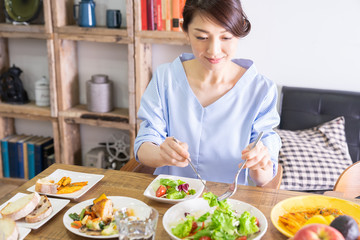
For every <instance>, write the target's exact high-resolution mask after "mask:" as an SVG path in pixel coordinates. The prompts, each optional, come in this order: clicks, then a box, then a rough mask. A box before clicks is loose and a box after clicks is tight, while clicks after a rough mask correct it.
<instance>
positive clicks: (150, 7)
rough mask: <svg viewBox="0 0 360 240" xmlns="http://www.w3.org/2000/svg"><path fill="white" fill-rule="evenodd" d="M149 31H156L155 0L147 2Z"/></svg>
mask: <svg viewBox="0 0 360 240" xmlns="http://www.w3.org/2000/svg"><path fill="white" fill-rule="evenodd" d="M146 9H147V14H146V15H147V29H148V30H152V31H154V30H155V26H154V0H147V7H146Z"/></svg>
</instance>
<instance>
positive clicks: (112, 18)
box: [106, 9, 121, 28]
mask: <svg viewBox="0 0 360 240" xmlns="http://www.w3.org/2000/svg"><path fill="white" fill-rule="evenodd" d="M106 26H107V27H108V28H120V27H121V12H120V10H116V9H108V10H106Z"/></svg>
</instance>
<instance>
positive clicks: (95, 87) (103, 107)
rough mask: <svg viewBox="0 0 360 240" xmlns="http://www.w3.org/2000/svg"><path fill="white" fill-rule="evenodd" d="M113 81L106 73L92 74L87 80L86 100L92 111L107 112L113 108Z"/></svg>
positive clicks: (88, 107)
mask: <svg viewBox="0 0 360 240" xmlns="http://www.w3.org/2000/svg"><path fill="white" fill-rule="evenodd" d="M112 91H113V83H112V81H111V80H109V78H108V76H107V75H105V74H96V75H93V76H91V80H88V81H87V82H86V102H87V109H88V110H89V111H90V112H99V113H105V112H110V111H112V110H113V108H114V105H113V93H112Z"/></svg>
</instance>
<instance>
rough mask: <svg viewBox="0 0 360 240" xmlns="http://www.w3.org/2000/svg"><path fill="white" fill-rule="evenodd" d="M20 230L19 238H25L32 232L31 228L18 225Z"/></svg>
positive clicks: (20, 239) (21, 239)
mask: <svg viewBox="0 0 360 240" xmlns="http://www.w3.org/2000/svg"><path fill="white" fill-rule="evenodd" d="M18 231H19V240H23V239H24V238H25V237H26V236H27V235H28V234H29V233H30V232H31V229H30V228H23V227H18Z"/></svg>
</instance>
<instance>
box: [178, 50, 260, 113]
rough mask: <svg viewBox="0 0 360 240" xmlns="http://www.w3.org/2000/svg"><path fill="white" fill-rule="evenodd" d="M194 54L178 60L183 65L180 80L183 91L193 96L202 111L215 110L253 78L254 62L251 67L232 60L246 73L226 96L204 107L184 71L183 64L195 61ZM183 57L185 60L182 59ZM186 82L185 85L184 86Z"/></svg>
mask: <svg viewBox="0 0 360 240" xmlns="http://www.w3.org/2000/svg"><path fill="white" fill-rule="evenodd" d="M191 55H192V54H186V55H184V54H182V55H181V56H180V57H179V58H178V60H179V63H180V65H181V67H180V72H181V76H180V74H179V79H180V85H181V86H182V87H183V89H184V90H185V91H187V92H189V96H191V97H192V98H193V99H194V101H195V102H196V103H197V104H198V105H199V106H200V107H201V109H202V110H206V109H211V108H213V107H214V106H216V105H218V104H221V102H223V101H225V100H226V99H227V98H229V97H231V96H232V95H233V94H234V92H236V89H237V88H239V87H240V86H241V85H243V84H242V83H244V82H245V81H246V79H249V77H250V76H251V72H252V71H249V70H250V68H251V67H252V66H253V64H252V62H251V64H250V65H249V66H243V65H242V64H240V62H239V61H236V60H232V61H233V62H234V63H235V64H237V65H239V66H240V67H242V68H245V72H244V74H243V75H242V76H241V77H240V78H239V79H238V80H237V82H236V83H235V84H234V86H233V87H232V88H231V89H230V90H229V91H227V92H226V93H225V94H224V95H222V96H221V97H220V98H218V99H216V100H215V101H214V102H212V103H210V104H209V105H207V106H205V107H204V106H203V105H202V104H201V103H200V101H199V99H198V98H197V96H196V94H195V93H194V91H193V89H192V88H191V86H190V83H189V80H188V78H187V76H186V72H185V69H184V65H183V62H184V61H188V60H192V59H194V55H192V57H191ZM182 57H183V59H182ZM238 60H241V59H238ZM183 82H184V84H182V83H183Z"/></svg>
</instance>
